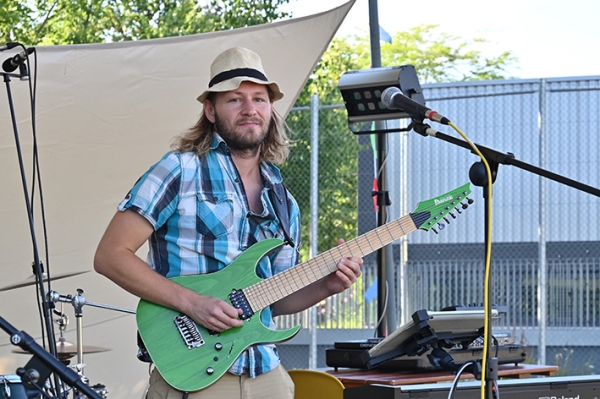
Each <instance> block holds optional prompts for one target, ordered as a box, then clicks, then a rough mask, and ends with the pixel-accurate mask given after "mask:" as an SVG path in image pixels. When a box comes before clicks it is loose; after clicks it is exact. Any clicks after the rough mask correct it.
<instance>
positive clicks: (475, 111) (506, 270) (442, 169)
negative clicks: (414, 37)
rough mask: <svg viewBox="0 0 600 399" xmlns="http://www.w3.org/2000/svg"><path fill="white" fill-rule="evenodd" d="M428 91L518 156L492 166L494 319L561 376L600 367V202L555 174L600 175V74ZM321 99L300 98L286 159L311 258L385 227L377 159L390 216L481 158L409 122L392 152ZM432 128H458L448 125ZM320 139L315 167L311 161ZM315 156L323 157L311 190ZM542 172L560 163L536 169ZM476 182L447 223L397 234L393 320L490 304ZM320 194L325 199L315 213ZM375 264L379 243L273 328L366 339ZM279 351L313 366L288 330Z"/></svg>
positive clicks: (591, 179) (433, 103)
mask: <svg viewBox="0 0 600 399" xmlns="http://www.w3.org/2000/svg"><path fill="white" fill-rule="evenodd" d="M423 91H424V95H425V99H426V101H427V106H428V107H430V108H432V109H436V110H438V111H440V112H441V113H442V114H444V115H445V116H447V117H448V118H449V119H450V120H452V121H453V122H454V124H455V125H456V126H457V127H459V128H460V129H461V130H462V131H463V132H464V133H465V134H466V135H467V137H469V139H470V140H471V141H473V142H474V143H476V144H478V145H481V146H485V147H487V148H489V149H493V150H495V151H496V152H498V153H499V154H501V155H504V156H505V158H506V160H508V161H509V162H506V163H505V162H504V161H500V162H498V163H497V177H496V180H495V182H494V195H493V198H492V200H493V227H492V228H493V247H492V265H491V267H492V269H491V270H492V274H491V282H492V285H491V289H492V294H491V298H492V302H493V303H494V304H497V305H499V306H503V307H505V308H506V309H507V311H506V313H505V314H503V315H502V317H501V318H500V320H499V321H498V322H497V324H496V325H495V327H494V330H495V331H496V329H500V330H502V331H509V332H510V333H511V334H512V336H513V337H514V338H515V339H516V343H521V344H524V345H527V346H529V347H531V348H532V356H531V358H530V359H528V360H527V361H528V362H532V363H538V362H542V363H546V364H557V365H559V366H560V367H561V371H560V373H562V374H571V375H574V374H590V373H592V374H593V373H595V371H594V370H596V369H598V368H600V350H599V349H600V346H599V345H598V344H597V343H596V342H595V336H597V334H598V333H599V332H600V329H599V327H600V326H599V323H600V276H599V274H600V237H599V236H600V229H598V227H597V226H596V223H595V222H596V220H598V218H599V217H600V201H599V199H598V197H597V196H596V195H594V194H590V193H589V192H585V190H582V189H580V188H574V187H572V182H569V181H567V184H565V182H561V181H559V180H560V177H561V176H565V177H567V178H570V179H572V180H573V181H575V182H577V183H581V184H583V185H584V186H585V187H592V188H595V187H599V186H600V159H599V157H598V150H599V149H600V143H599V140H600V139H599V137H600V124H599V123H598V122H599V121H598V118H599V116H598V115H600V112H598V111H600V77H597V76H596V77H582V78H555V79H542V80H533V79H530V80H510V81H486V82H461V83H448V84H434V85H425V86H424V87H423ZM315 109H316V108H315V107H313V111H311V108H310V107H306V108H294V109H293V110H292V112H291V113H290V114H289V116H288V119H287V122H288V124H289V125H290V127H291V128H292V130H293V131H294V135H293V138H294V140H295V148H294V149H293V150H292V156H291V158H290V160H289V162H288V163H287V164H286V165H284V167H283V168H282V172H283V174H284V177H285V181H286V184H287V186H288V189H289V190H290V191H291V192H292V193H293V194H294V196H295V197H296V199H297V200H298V202H299V203H300V206H301V209H302V214H303V216H302V217H303V219H302V223H303V230H304V235H303V241H304V244H303V248H304V249H303V253H302V258H303V260H308V259H309V258H310V257H312V254H311V248H313V250H312V252H314V248H316V251H317V252H322V251H324V250H327V249H329V248H330V247H331V246H333V245H335V241H336V239H337V238H344V239H346V240H348V239H351V238H354V237H356V236H357V235H359V234H363V233H365V232H366V231H368V230H369V229H372V228H373V227H376V224H377V218H376V215H377V214H376V211H375V204H374V201H373V197H372V195H371V194H372V191H373V190H374V188H376V186H374V185H373V183H374V177H375V176H376V174H377V173H376V169H377V165H378V163H377V157H378V156H381V155H385V156H386V157H385V159H384V162H383V164H384V165H385V174H386V176H387V179H386V185H387V187H385V190H386V191H388V192H389V197H390V199H391V205H390V206H389V207H388V209H387V214H388V219H389V220H393V219H396V218H398V217H401V216H403V215H405V214H407V213H409V212H410V211H412V210H413V209H414V207H415V206H416V205H417V203H418V202H419V201H423V200H426V199H429V198H432V197H436V196H438V195H440V194H442V193H444V192H447V191H449V190H451V189H454V188H456V187H459V186H461V185H462V184H464V183H465V182H468V181H469V173H470V170H471V168H473V167H474V164H476V163H477V162H478V160H479V158H478V157H477V156H476V155H475V154H473V153H472V152H470V151H469V150H466V149H465V148H461V147H458V146H453V145H452V144H450V143H448V142H444V141H442V140H438V139H436V138H433V137H422V136H420V135H418V134H416V133H414V132H412V131H408V132H401V133H389V134H386V146H387V153H386V154H377V146H376V145H375V142H374V140H373V137H371V136H370V135H354V134H352V133H351V132H350V130H349V129H348V125H347V119H346V112H345V108H344V106H343V105H327V106H320V107H318V113H317V114H316V113H315V111H314V110H315ZM396 123H398V122H396ZM399 123H400V124H404V123H405V121H400V122H399ZM432 127H434V128H436V129H439V130H442V128H443V132H444V133H446V134H448V135H454V136H457V137H458V134H456V132H454V131H452V130H448V129H449V128H448V127H447V126H443V127H438V126H432ZM311 132H313V136H312V140H313V141H312V142H311ZM315 138H317V139H318V141H314V140H315ZM459 138H460V137H459ZM314 148H316V149H317V151H318V164H317V165H314V164H313V165H312V166H311V162H310V159H311V151H312V150H313V149H314ZM530 165H531V166H533V167H529V166H530ZM311 167H312V168H318V173H316V174H314V175H312V176H315V175H316V176H318V177H317V182H316V183H317V184H316V185H314V186H313V189H312V190H311ZM315 170H316V169H313V172H314V171H315ZM540 170H541V171H550V172H552V173H553V174H550V176H545V177H540V175H539V171H540ZM313 179H314V177H313ZM314 187H318V189H315V188H314ZM585 187H584V188H585ZM380 188H381V187H380ZM472 190H473V194H472V196H471V197H472V198H473V199H474V200H475V203H474V204H473V205H472V206H470V207H469V209H467V210H466V211H465V212H463V213H462V214H460V215H459V217H458V218H457V219H456V220H452V221H451V223H450V224H449V225H448V226H447V227H448V228H447V229H445V230H443V231H441V232H440V234H434V233H432V232H423V231H418V232H414V233H411V234H409V235H408V236H407V237H404V238H403V239H402V240H399V241H398V242H395V243H394V244H393V245H391V247H392V248H393V250H392V254H393V255H392V256H391V257H388V258H387V267H388V268H391V269H392V270H393V271H394V272H395V278H393V279H392V280H393V281H391V284H393V287H390V288H393V289H390V292H391V293H395V296H394V297H393V298H388V300H389V303H390V304H391V306H392V309H393V313H394V316H395V317H396V324H398V325H399V324H401V323H403V322H404V321H406V320H408V318H409V317H410V315H411V314H412V313H413V312H415V311H417V310H419V309H427V310H440V309H442V308H444V307H447V306H455V305H465V306H472V305H481V304H482V303H483V301H484V291H483V287H484V280H483V279H484V254H485V250H484V248H485V247H484V231H485V228H486V222H485V212H484V209H485V208H484V205H485V200H484V198H483V190H482V188H480V187H477V186H473V187H472ZM311 197H312V200H313V201H317V202H316V203H317V204H318V206H317V208H316V209H317V214H316V215H315V214H314V212H311V207H310V203H311ZM312 209H314V208H312ZM315 223H316V224H317V225H316V226H315ZM315 227H317V228H315ZM315 232H317V233H315ZM311 235H313V236H315V237H312V236H311ZM309 243H310V244H311V245H309ZM315 243H316V244H315ZM378 267H379V265H378V264H377V258H376V256H375V254H371V255H368V256H366V257H365V265H364V267H363V275H362V277H361V278H360V280H359V281H358V283H357V284H356V285H355V286H353V287H352V288H351V289H349V290H347V291H346V292H344V293H342V294H340V295H337V296H335V297H333V298H329V299H327V300H326V301H323V302H322V303H321V304H319V305H318V306H316V307H315V309H311V310H308V311H305V312H303V313H301V314H298V315H294V316H286V317H281V318H279V319H278V325H279V326H280V327H282V328H286V327H289V326H291V325H295V324H302V325H303V327H305V328H306V329H307V330H308V331H313V330H314V329H316V330H315V331H316V335H317V337H320V336H325V335H326V334H325V332H326V331H334V332H335V333H334V334H333V337H332V336H331V335H328V337H332V338H327V339H329V341H331V340H334V341H345V340H347V339H350V338H352V337H359V336H362V338H364V339H367V338H370V337H371V336H372V335H373V333H374V331H373V330H374V329H376V328H377V323H378V320H377V316H378V310H377V301H378V297H377V282H376V280H377V269H378ZM389 328H390V329H393V328H394V326H389ZM325 341H326V340H325V339H320V338H318V339H317V357H318V359H317V361H316V365H317V366H318V367H325V363H324V354H323V352H324V348H325V347H328V345H331V344H332V342H325ZM280 348H281V349H280V350H281V351H282V352H283V353H282V358H283V359H284V365H286V366H287V367H288V368H297V367H307V365H308V364H309V361H308V360H307V358H308V357H310V356H311V355H310V353H309V352H308V350H307V348H306V345H304V344H297V343H295V342H294V341H292V342H291V343H290V344H289V345H281V346H280ZM313 355H314V354H313ZM313 364H315V363H313Z"/></svg>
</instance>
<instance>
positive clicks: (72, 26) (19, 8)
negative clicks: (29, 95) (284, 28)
mask: <svg viewBox="0 0 600 399" xmlns="http://www.w3.org/2000/svg"><path fill="white" fill-rule="evenodd" d="M288 2H289V0H261V1H260V2H257V1H254V0H207V1H204V2H199V1H198V0H125V1H123V0H35V1H32V2H31V3H25V2H17V1H14V2H12V1H11V2H10V3H11V4H10V5H9V6H8V7H5V8H2V10H1V11H0V16H1V17H2V18H1V19H0V36H2V37H3V38H4V40H5V41H15V40H18V41H20V42H22V43H24V44H25V45H28V46H31V45H36V44H43V45H52V44H82V43H100V42H109V41H113V42H114V41H123V40H141V39H152V38H158V37H169V36H182V35H189V34H195V33H203V32H214V31H219V30H227V29H233V28H240V27H244V26H252V25H259V24H264V23H268V22H272V21H274V20H276V19H280V18H286V17H289V16H290V14H289V13H285V12H279V11H278V9H279V7H280V6H281V5H283V4H286V3H288ZM21 3H25V4H21ZM27 4H31V5H30V6H28V5H27Z"/></svg>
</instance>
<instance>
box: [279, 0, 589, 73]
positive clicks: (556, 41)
mask: <svg viewBox="0 0 600 399" xmlns="http://www.w3.org/2000/svg"><path fill="white" fill-rule="evenodd" d="M346 1H347V0H290V4H289V5H287V7H286V8H285V10H286V11H292V12H293V16H294V17H302V16H306V15H310V14H315V13H318V12H321V11H326V10H329V9H331V8H334V7H336V6H338V5H341V4H344V3H346ZM377 6H378V11H379V12H378V15H379V24H380V25H381V26H382V27H383V28H384V29H385V30H386V31H387V32H388V33H390V34H392V35H393V33H394V32H398V31H402V30H407V29H410V28H411V27H413V26H417V25H422V24H436V25H439V31H441V32H444V33H447V34H450V35H454V36H460V37H462V38H464V39H473V38H482V39H485V40H486V41H487V42H488V43H487V44H485V45H483V46H482V47H480V48H479V49H480V50H482V51H483V52H484V54H486V55H487V54H489V55H491V56H494V55H499V54H500V53H502V52H504V51H510V52H511V53H512V54H513V55H514V56H515V57H516V58H517V61H516V62H515V63H514V65H515V67H514V68H512V69H510V70H509V73H510V74H511V76H512V77H514V78H519V79H529V78H552V77H571V76H592V75H600V19H599V16H600V0H570V1H565V0H503V1H493V2H492V1H486V0H454V1H449V0H425V1H415V0H412V1H406V0H378V2H377ZM357 31H358V32H363V33H364V34H365V35H367V34H368V32H369V0H357V1H356V3H355V4H354V6H353V7H352V9H351V10H350V12H349V14H348V16H347V17H346V19H345V20H344V22H343V24H342V26H341V27H340V29H339V30H338V33H337V35H336V36H347V35H352V34H354V33H355V32H357Z"/></svg>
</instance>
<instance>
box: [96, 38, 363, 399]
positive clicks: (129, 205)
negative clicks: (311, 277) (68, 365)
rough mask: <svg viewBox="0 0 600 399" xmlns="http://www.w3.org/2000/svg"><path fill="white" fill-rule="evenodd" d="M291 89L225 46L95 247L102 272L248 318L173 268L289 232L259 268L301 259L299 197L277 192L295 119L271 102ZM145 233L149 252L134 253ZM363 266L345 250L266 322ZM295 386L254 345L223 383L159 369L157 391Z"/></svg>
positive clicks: (225, 316) (222, 259) (253, 393)
mask: <svg viewBox="0 0 600 399" xmlns="http://www.w3.org/2000/svg"><path fill="white" fill-rule="evenodd" d="M282 97H283V94H282V93H281V91H280V90H279V86H278V85H277V83H275V82H272V81H269V80H268V79H267V77H266V76H265V73H264V70H263V66H262V62H261V59H260V57H259V56H258V55H257V54H256V53H254V52H252V51H250V50H248V49H245V48H239V47H236V48H232V49H229V50H227V51H225V52H223V53H222V54H220V55H219V56H217V58H216V59H215V60H214V62H213V63H212V65H211V81H210V83H209V88H208V89H207V90H206V91H205V92H204V93H202V94H201V95H200V96H199V97H198V101H200V102H202V103H203V111H202V115H201V117H200V120H199V121H198V123H197V124H196V125H195V126H194V127H193V128H192V129H190V130H189V131H188V132H187V133H185V134H184V135H182V136H181V137H179V138H178V139H177V140H176V142H175V143H174V145H173V147H172V149H173V151H171V152H168V153H167V154H166V155H165V156H164V157H163V158H162V159H161V160H160V161H159V162H158V163H156V164H155V165H154V166H152V167H151V168H150V169H149V171H148V172H146V174H144V175H143V176H142V177H141V178H140V179H139V180H138V182H137V183H136V184H135V185H134V187H133V188H132V190H131V191H130V192H129V194H128V195H127V197H126V198H125V199H124V200H123V202H121V204H120V205H119V207H118V212H117V213H116V214H115V216H114V217H113V219H112V221H111V222H110V224H109V226H108V228H107V230H106V232H105V234H104V236H103V237H102V239H101V241H100V243H99V246H98V249H97V251H96V256H95V259H94V268H95V269H96V271H98V272H99V273H101V274H103V275H105V276H106V277H108V278H109V279H111V280H113V281H114V282H115V283H117V284H118V285H119V286H121V287H123V288H124V289H126V290H127V291H129V292H131V293H132V294H134V295H136V296H139V297H140V298H143V299H145V300H147V301H149V302H153V303H156V304H158V305H161V306H163V307H167V308H171V309H174V310H176V311H177V312H181V313H183V314H184V315H187V316H188V317H190V318H191V319H193V320H194V321H195V322H196V323H198V324H199V325H201V326H203V327H205V328H206V329H208V330H213V331H215V332H222V331H224V330H227V329H230V328H233V327H240V326H242V325H243V323H244V321H243V320H241V319H240V315H241V314H242V311H241V310H239V309H237V308H236V307H234V306H233V305H232V304H230V303H229V302H227V301H225V300H222V299H220V298H217V297H211V296H208V295H201V294H199V293H196V292H194V291H192V290H189V289H187V288H185V287H183V286H182V285H179V284H176V283H175V282H173V281H171V280H170V279H169V278H171V277H175V276H181V275H193V274H203V273H211V272H215V271H218V270H221V269H223V268H224V267H226V266H227V265H228V264H230V263H231V262H232V261H233V260H234V259H236V258H237V257H238V256H239V255H240V254H241V253H242V252H243V251H244V250H245V249H247V248H248V247H250V246H251V245H252V244H254V243H256V242H258V241H261V240H264V239H267V238H272V237H279V238H284V237H287V238H288V244H287V245H284V246H282V247H279V248H278V249H277V250H276V252H275V253H274V254H269V255H268V256H265V257H264V258H262V259H261V260H260V262H258V265H257V274H258V275H259V276H260V277H261V278H268V277H271V276H273V275H275V274H276V273H279V272H281V271H283V270H286V269H288V268H290V267H292V266H294V265H295V264H296V263H297V262H298V246H297V244H299V240H300V215H299V209H298V204H297V203H296V201H295V200H294V199H293V197H292V196H291V195H289V193H287V194H286V195H287V203H288V206H287V209H285V210H282V209H281V207H277V205H276V204H275V203H274V202H275V201H271V196H270V191H271V190H273V189H274V188H275V187H276V186H277V185H278V184H280V183H281V180H282V179H281V175H280V173H279V169H278V168H277V167H276V166H275V165H276V164H281V163H282V162H284V161H285V159H286V157H287V155H288V140H287V136H286V133H285V129H284V127H285V124H284V122H283V120H282V119H281V117H280V116H279V115H278V114H277V113H276V112H275V110H274V108H273V102H275V101H277V100H279V99H281V98H282ZM279 187H281V186H279ZM286 192H287V191H286ZM284 203H285V201H284ZM282 214H287V217H285V216H284V217H282ZM285 219H289V221H288V222H287V223H285V224H284V223H283V222H282V220H285ZM147 240H148V241H149V248H150V250H149V254H148V257H147V261H146V262H147V263H146V262H144V261H142V260H141V259H140V258H138V257H137V256H136V255H135V253H136V251H137V250H138V249H139V248H140V247H141V246H142V245H143V243H144V242H145V241H147ZM342 242H343V241H342V240H340V242H338V244H339V243H342ZM148 265H149V266H150V267H148ZM361 265H362V259H361V258H358V257H349V258H344V259H340V260H339V261H338V263H337V270H336V271H335V272H333V273H331V274H330V275H328V276H326V277H325V278H323V279H321V280H319V281H317V282H315V283H313V284H311V285H309V286H307V287H305V288H303V289H301V290H299V291H297V292H295V293H293V294H291V295H289V296H287V297H285V298H283V299H281V300H279V301H278V302H276V303H274V304H273V305H272V306H270V307H268V308H267V309H265V310H264V311H263V312H262V319H261V321H262V322H263V323H264V324H265V325H267V326H270V327H273V326H274V323H273V316H276V315H283V314H291V313H296V312H300V311H302V310H304V309H307V308H308V307H310V306H312V305H314V304H316V303H318V302H320V301H321V300H323V299H325V298H327V297H329V296H331V295H333V294H336V293H339V292H342V291H343V290H345V289H347V288H348V287H350V286H351V285H352V284H353V283H354V282H355V281H356V279H357V278H358V277H359V276H360V266H361ZM217 276H218V274H217ZM150 355H151V354H150ZM293 391H294V390H293V383H292V381H291V379H290V378H289V376H288V375H287V372H286V371H285V369H284V368H283V367H282V366H281V365H280V361H279V357H278V354H277V350H276V348H275V346H274V345H272V344H266V345H252V346H250V347H249V348H248V349H247V350H245V351H244V352H243V353H242V355H240V356H239V357H238V358H237V360H236V361H235V362H234V363H233V365H232V366H231V368H230V369H229V372H227V373H225V374H224V375H223V376H222V377H221V378H219V379H218V380H217V381H216V382H215V383H213V384H211V385H210V386H208V387H206V388H204V389H201V390H198V391H194V392H190V393H186V392H180V391H177V390H176V389H174V388H172V387H170V386H169V385H168V384H167V383H166V382H165V380H164V379H163V378H162V377H161V375H160V373H158V372H157V370H156V369H155V370H154V371H153V372H152V375H151V378H150V387H149V390H148V398H149V399H153V398H163V399H164V398H182V397H189V398H198V399H199V398H206V397H218V398H259V397H275V398H293Z"/></svg>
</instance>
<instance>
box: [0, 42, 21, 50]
mask: <svg viewBox="0 0 600 399" xmlns="http://www.w3.org/2000/svg"><path fill="white" fill-rule="evenodd" d="M17 46H19V43H15V42H8V43H6V44H2V45H0V51H4V50H10V49H11V48H14V47H17Z"/></svg>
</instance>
